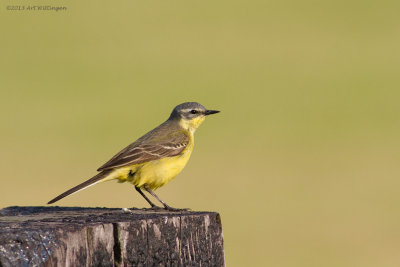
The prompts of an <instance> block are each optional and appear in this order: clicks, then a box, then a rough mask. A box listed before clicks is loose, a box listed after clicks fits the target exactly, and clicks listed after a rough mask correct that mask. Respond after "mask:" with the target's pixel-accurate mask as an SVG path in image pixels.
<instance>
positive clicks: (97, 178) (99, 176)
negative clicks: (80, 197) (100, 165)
mask: <svg viewBox="0 0 400 267" xmlns="http://www.w3.org/2000/svg"><path fill="white" fill-rule="evenodd" d="M110 172H112V170H106V171H103V172H100V173H98V174H97V175H95V176H93V177H92V178H90V179H89V180H87V181H85V182H83V183H81V184H79V185H77V186H75V187H73V188H71V189H70V190H68V191H65V192H64V193H62V194H61V195H59V196H58V197H56V198H54V199H52V200H50V201H49V202H48V203H47V204H52V203H54V202H56V201H59V200H60V199H62V198H64V197H66V196H69V195H71V194H73V193H76V192H78V191H80V190H83V189H85V188H87V187H89V186H91V185H94V184H96V183H98V182H100V181H101V180H102V179H103V178H105V177H106V176H107V175H108V174H110Z"/></svg>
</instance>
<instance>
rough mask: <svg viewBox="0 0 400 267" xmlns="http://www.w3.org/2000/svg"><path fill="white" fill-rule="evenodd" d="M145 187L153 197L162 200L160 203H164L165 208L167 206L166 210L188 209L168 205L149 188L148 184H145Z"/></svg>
mask: <svg viewBox="0 0 400 267" xmlns="http://www.w3.org/2000/svg"><path fill="white" fill-rule="evenodd" d="M144 189H145V190H146V191H147V192H149V193H150V194H151V195H152V196H153V197H155V198H156V199H157V200H158V201H160V203H161V204H163V205H164V208H165V209H166V210H169V211H183V210H188V209H175V208H173V207H170V206H168V204H167V203H165V202H164V201H162V200H161V198H159V197H158V196H157V195H156V194H155V193H154V192H153V191H151V189H150V188H148V187H147V186H145V187H144Z"/></svg>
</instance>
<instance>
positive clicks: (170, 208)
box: [164, 206, 190, 211]
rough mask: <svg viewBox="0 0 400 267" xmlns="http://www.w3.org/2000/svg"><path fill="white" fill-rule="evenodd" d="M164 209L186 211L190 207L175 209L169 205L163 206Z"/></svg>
mask: <svg viewBox="0 0 400 267" xmlns="http://www.w3.org/2000/svg"><path fill="white" fill-rule="evenodd" d="M164 210H167V211H188V210H190V209H177V208H173V207H170V206H165V207H164Z"/></svg>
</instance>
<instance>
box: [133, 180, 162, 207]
mask: <svg viewBox="0 0 400 267" xmlns="http://www.w3.org/2000/svg"><path fill="white" fill-rule="evenodd" d="M135 189H136V191H138V192H139V194H140V195H142V197H144V199H146V201H147V202H148V203H149V204H150V206H151V208H152V209H157V208H158V209H161V207H159V206H157V205H155V204H154V203H153V202H151V200H150V199H149V198H148V197H147V196H146V195H145V194H144V193H143V192H142V190H140V188H139V187H137V186H135Z"/></svg>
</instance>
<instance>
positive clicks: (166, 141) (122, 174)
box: [47, 102, 219, 210]
mask: <svg viewBox="0 0 400 267" xmlns="http://www.w3.org/2000/svg"><path fill="white" fill-rule="evenodd" d="M218 112H219V111H217V110H208V109H206V108H205V107H204V106H203V105H201V104H199V103H196V102H186V103H183V104H180V105H178V106H176V107H175V108H174V109H173V111H172V113H171V115H170V117H169V118H168V120H166V121H165V122H164V123H162V124H161V125H160V126H158V127H157V128H155V129H153V130H151V131H150V132H148V133H147V134H145V135H143V136H142V137H140V138H139V139H138V140H137V141H135V142H133V143H132V144H130V145H129V146H127V147H126V148H124V149H123V150H121V151H120V152H119V153H117V154H116V155H115V156H114V157H112V158H111V159H110V160H109V161H108V162H106V163H105V164H104V165H103V166H101V167H100V168H99V169H97V171H99V173H98V174H97V175H95V176H94V177H92V178H90V179H89V180H87V181H85V182H83V183H81V184H79V185H77V186H75V187H73V188H71V189H70V190H68V191H66V192H64V193H62V194H61V195H59V196H58V197H56V198H54V199H52V200H50V201H49V202H48V203H47V204H51V203H54V202H56V201H58V200H60V199H62V198H64V197H66V196H68V195H70V194H73V193H76V192H78V191H80V190H83V189H85V188H87V187H89V186H92V185H94V184H97V183H99V182H104V181H109V180H114V179H117V180H118V181H119V182H130V183H132V184H133V185H134V186H135V189H136V190H137V191H138V192H139V193H140V195H142V197H144V199H146V201H147V202H148V203H149V204H150V205H151V207H152V208H154V209H156V208H160V207H158V206H156V205H155V204H154V203H153V202H151V201H150V199H149V198H148V197H147V196H146V195H145V194H144V193H143V192H142V189H144V190H146V191H147V192H148V193H150V194H151V195H152V196H153V197H155V198H156V199H157V200H158V201H160V202H161V203H162V204H163V205H164V208H165V209H166V210H176V209H174V208H171V207H170V206H168V205H167V204H166V203H165V202H164V201H162V200H161V199H160V198H159V197H158V196H157V195H156V194H155V193H154V192H153V190H155V189H157V188H159V187H161V186H163V185H165V184H166V183H168V182H169V181H171V180H172V179H173V178H175V176H177V175H178V174H179V173H180V172H181V171H182V169H183V168H184V167H185V165H186V163H187V162H188V160H189V158H190V154H191V153H192V151H193V145H194V137H193V134H194V132H195V130H196V129H197V127H199V126H200V124H201V123H202V122H203V121H204V119H205V117H206V116H207V115H210V114H214V113H218Z"/></svg>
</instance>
